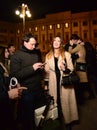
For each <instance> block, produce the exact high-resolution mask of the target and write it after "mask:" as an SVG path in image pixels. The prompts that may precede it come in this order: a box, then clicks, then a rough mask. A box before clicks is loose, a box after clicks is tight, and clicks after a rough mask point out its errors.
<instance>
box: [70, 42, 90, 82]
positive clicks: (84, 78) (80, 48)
mask: <svg viewBox="0 0 97 130" xmlns="http://www.w3.org/2000/svg"><path fill="white" fill-rule="evenodd" d="M69 52H70V53H71V54H73V53H80V54H81V56H80V57H79V58H78V59H77V60H76V63H77V62H80V63H86V60H85V57H86V50H85V47H84V46H83V45H80V44H77V46H76V47H75V48H72V47H69ZM75 67H76V65H75ZM77 74H78V76H79V78H80V82H88V78H87V72H82V71H77Z"/></svg>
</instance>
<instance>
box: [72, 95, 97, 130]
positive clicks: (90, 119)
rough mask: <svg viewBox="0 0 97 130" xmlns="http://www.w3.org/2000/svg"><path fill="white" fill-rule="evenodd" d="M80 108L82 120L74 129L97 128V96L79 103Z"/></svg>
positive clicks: (89, 129) (92, 129) (93, 129)
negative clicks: (82, 103) (81, 103)
mask: <svg viewBox="0 0 97 130" xmlns="http://www.w3.org/2000/svg"><path fill="white" fill-rule="evenodd" d="M78 110H79V118H80V121H79V124H77V125H74V126H73V127H72V130H97V96H96V98H93V99H91V100H86V101H85V103H84V105H78Z"/></svg>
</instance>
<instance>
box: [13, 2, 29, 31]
mask: <svg viewBox="0 0 97 130" xmlns="http://www.w3.org/2000/svg"><path fill="white" fill-rule="evenodd" d="M15 13H16V15H19V17H20V18H22V19H23V32H25V17H26V16H27V17H29V18H30V17H31V13H30V10H29V8H28V6H27V4H24V3H23V4H22V5H21V6H19V7H18V9H17V10H16V11H15Z"/></svg>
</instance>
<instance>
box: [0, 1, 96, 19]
mask: <svg viewBox="0 0 97 130" xmlns="http://www.w3.org/2000/svg"><path fill="white" fill-rule="evenodd" d="M22 3H25V4H27V5H28V7H29V9H30V11H31V13H32V18H31V19H38V18H43V17H44V16H45V15H46V14H51V13H56V12H61V11H71V12H82V11H89V10H97V0H91V1H90V0H0V19H1V20H7V21H12V22H13V21H19V20H20V18H19V17H18V16H16V15H15V10H16V9H17V8H18V6H20V5H21V4H22Z"/></svg>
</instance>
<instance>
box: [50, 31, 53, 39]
mask: <svg viewBox="0 0 97 130" xmlns="http://www.w3.org/2000/svg"><path fill="white" fill-rule="evenodd" d="M52 40H53V35H52V33H50V41H52Z"/></svg>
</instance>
